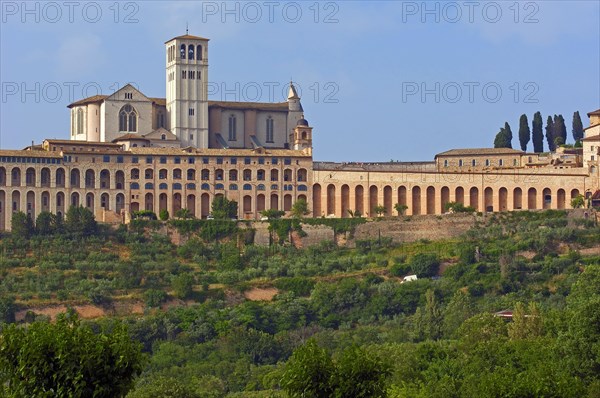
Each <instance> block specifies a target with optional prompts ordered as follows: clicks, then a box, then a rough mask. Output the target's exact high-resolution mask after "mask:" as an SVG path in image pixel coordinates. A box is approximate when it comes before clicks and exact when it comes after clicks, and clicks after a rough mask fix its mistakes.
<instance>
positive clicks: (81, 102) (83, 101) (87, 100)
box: [67, 95, 108, 108]
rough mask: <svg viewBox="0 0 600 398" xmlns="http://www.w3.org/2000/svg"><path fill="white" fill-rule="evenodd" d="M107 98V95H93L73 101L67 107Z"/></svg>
mask: <svg viewBox="0 0 600 398" xmlns="http://www.w3.org/2000/svg"><path fill="white" fill-rule="evenodd" d="M107 98H108V95H93V96H91V97H87V98H84V99H80V100H79V101H75V102H73V103H72V104H69V105H67V108H73V107H74V106H80V105H87V104H93V103H94V102H100V101H103V100H105V99H107Z"/></svg>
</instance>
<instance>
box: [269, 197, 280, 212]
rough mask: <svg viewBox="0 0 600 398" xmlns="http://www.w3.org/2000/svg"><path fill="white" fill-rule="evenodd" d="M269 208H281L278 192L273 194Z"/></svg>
mask: <svg viewBox="0 0 600 398" xmlns="http://www.w3.org/2000/svg"><path fill="white" fill-rule="evenodd" d="M269 208H270V209H271V210H279V195H277V194H276V193H272V194H271V206H270V207H269Z"/></svg>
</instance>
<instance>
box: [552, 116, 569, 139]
mask: <svg viewBox="0 0 600 398" xmlns="http://www.w3.org/2000/svg"><path fill="white" fill-rule="evenodd" d="M557 138H560V139H561V140H562V143H563V144H566V143H567V125H566V124H565V118H564V117H563V115H558V117H556V116H555V118H554V140H555V141H556V139H557Z"/></svg>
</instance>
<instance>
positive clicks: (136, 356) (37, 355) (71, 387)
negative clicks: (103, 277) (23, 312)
mask: <svg viewBox="0 0 600 398" xmlns="http://www.w3.org/2000/svg"><path fill="white" fill-rule="evenodd" d="M141 370H142V354H141V347H140V345H139V344H138V343H135V342H133V341H132V340H131V339H130V337H129V335H128V332H127V328H126V327H125V326H124V325H123V324H122V323H115V324H113V326H112V328H111V331H110V332H105V331H104V332H102V333H100V334H96V333H94V332H93V331H92V329H91V328H90V327H88V326H84V325H81V324H80V323H79V320H78V318H77V316H76V315H75V314H74V313H73V312H69V313H67V314H61V315H59V316H58V319H57V321H56V323H46V322H34V323H33V324H31V325H30V326H29V327H27V328H23V327H19V326H17V325H15V324H12V325H9V326H8V327H7V328H5V329H4V330H3V331H2V335H1V337H0V384H1V385H3V386H4V392H5V394H7V395H8V396H13V397H65V398H66V397H74V398H79V397H81V398H87V397H99V398H104V397H106V398H112V397H119V396H123V395H125V394H126V393H127V391H129V390H130V388H131V387H132V384H133V379H134V377H135V376H136V375H137V374H139V373H140V372H141Z"/></svg>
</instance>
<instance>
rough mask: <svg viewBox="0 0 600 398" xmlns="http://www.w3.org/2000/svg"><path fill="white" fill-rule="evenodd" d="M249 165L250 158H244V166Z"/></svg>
mask: <svg viewBox="0 0 600 398" xmlns="http://www.w3.org/2000/svg"><path fill="white" fill-rule="evenodd" d="M250 163H252V161H251V160H250V158H244V164H250Z"/></svg>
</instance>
